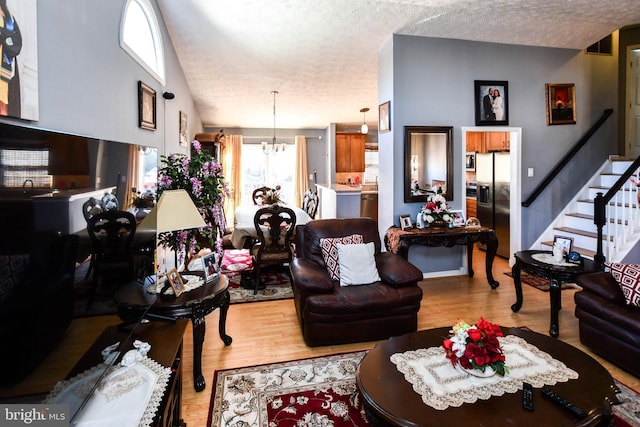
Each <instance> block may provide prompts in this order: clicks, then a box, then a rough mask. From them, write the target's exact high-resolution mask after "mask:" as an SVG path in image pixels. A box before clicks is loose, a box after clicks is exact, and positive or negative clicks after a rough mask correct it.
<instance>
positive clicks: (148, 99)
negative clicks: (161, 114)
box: [138, 81, 156, 130]
mask: <svg viewBox="0 0 640 427" xmlns="http://www.w3.org/2000/svg"><path fill="white" fill-rule="evenodd" d="M138 126H139V127H141V128H142V129H150V130H155V128H156V91H155V90H153V88H151V87H150V86H148V85H146V84H144V83H142V82H141V81H138Z"/></svg>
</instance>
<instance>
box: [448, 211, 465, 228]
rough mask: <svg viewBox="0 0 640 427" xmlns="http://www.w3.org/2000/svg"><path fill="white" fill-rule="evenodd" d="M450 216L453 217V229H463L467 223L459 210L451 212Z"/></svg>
mask: <svg viewBox="0 0 640 427" xmlns="http://www.w3.org/2000/svg"><path fill="white" fill-rule="evenodd" d="M451 216H452V217H453V226H454V227H464V225H465V224H466V223H467V221H466V219H465V218H464V212H463V211H461V210H457V211H451Z"/></svg>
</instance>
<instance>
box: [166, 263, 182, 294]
mask: <svg viewBox="0 0 640 427" xmlns="http://www.w3.org/2000/svg"><path fill="white" fill-rule="evenodd" d="M167 280H168V281H169V283H170V284H171V287H172V288H173V292H174V293H175V294H176V297H179V296H180V295H182V293H183V292H184V283H183V282H182V277H180V273H178V270H176V269H175V268H172V269H171V270H169V272H168V273H167Z"/></svg>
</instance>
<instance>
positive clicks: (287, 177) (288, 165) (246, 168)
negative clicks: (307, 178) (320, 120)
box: [242, 143, 296, 205]
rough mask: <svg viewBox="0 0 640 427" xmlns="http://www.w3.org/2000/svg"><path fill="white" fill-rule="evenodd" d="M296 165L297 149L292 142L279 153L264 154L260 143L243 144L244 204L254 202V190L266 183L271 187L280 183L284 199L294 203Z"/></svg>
mask: <svg viewBox="0 0 640 427" xmlns="http://www.w3.org/2000/svg"><path fill="white" fill-rule="evenodd" d="M295 165H296V150H295V149H294V146H293V145H292V144H287V148H286V149H285V150H284V151H280V152H278V153H277V154H273V153H270V154H264V153H263V152H262V146H261V145H260V144H248V143H244V144H242V204H245V205H251V204H253V200H252V199H251V195H252V194H253V190H255V189H256V188H259V187H262V186H265V185H266V186H267V187H271V188H275V187H276V185H279V186H280V187H281V191H280V194H281V195H282V200H283V201H284V202H285V203H290V204H294V203H293V202H294V200H293V176H294V172H295Z"/></svg>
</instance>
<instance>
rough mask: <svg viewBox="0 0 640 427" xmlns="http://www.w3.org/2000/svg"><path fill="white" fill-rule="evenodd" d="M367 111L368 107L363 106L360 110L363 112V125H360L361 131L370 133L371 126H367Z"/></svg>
mask: <svg viewBox="0 0 640 427" xmlns="http://www.w3.org/2000/svg"><path fill="white" fill-rule="evenodd" d="M367 111H369V109H368V108H366V107H365V108H363V109H361V110H360V112H361V113H362V126H361V127H360V133H362V134H364V135H366V134H368V133H369V126H367V119H366V117H367Z"/></svg>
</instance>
